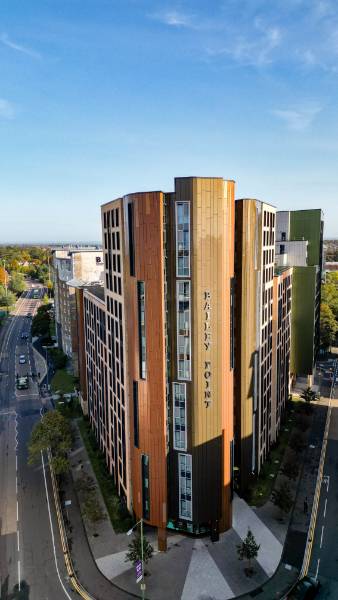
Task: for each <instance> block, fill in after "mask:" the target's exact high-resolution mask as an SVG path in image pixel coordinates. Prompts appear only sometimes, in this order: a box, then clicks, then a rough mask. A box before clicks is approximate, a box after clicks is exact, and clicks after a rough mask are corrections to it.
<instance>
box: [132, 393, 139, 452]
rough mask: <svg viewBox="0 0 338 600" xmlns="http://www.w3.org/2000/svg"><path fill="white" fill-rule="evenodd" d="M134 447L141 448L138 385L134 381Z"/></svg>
mask: <svg viewBox="0 0 338 600" xmlns="http://www.w3.org/2000/svg"><path fill="white" fill-rule="evenodd" d="M133 405H134V446H136V448H138V447H139V417H138V383H137V381H133Z"/></svg>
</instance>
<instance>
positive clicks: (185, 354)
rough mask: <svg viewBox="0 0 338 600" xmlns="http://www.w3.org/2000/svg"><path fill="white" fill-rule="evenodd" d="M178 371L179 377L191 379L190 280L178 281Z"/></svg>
mask: <svg viewBox="0 0 338 600" xmlns="http://www.w3.org/2000/svg"><path fill="white" fill-rule="evenodd" d="M176 294H177V371H178V378H179V379H187V380H189V379H191V361H190V350H191V326H190V320H191V319H190V281H177V284H176Z"/></svg>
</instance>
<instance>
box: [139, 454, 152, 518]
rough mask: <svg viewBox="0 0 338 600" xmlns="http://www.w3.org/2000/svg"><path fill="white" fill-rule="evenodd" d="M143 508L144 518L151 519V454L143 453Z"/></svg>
mask: <svg viewBox="0 0 338 600" xmlns="http://www.w3.org/2000/svg"><path fill="white" fill-rule="evenodd" d="M141 461H142V463H141V468H142V509H143V518H144V519H146V520H148V519H150V490H149V456H147V455H146V454H142V457H141Z"/></svg>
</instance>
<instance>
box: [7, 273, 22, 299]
mask: <svg viewBox="0 0 338 600" xmlns="http://www.w3.org/2000/svg"><path fill="white" fill-rule="evenodd" d="M9 287H10V289H11V290H12V292H14V293H15V294H21V293H22V292H24V291H25V289H26V282H25V278H24V276H23V275H22V273H18V272H16V271H14V272H13V273H12V275H11V280H10V284H9Z"/></svg>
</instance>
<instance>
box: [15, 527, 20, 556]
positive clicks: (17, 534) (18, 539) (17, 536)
mask: <svg viewBox="0 0 338 600" xmlns="http://www.w3.org/2000/svg"><path fill="white" fill-rule="evenodd" d="M16 539H17V544H18V552H20V534H19V530H18V529H17V530H16Z"/></svg>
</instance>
